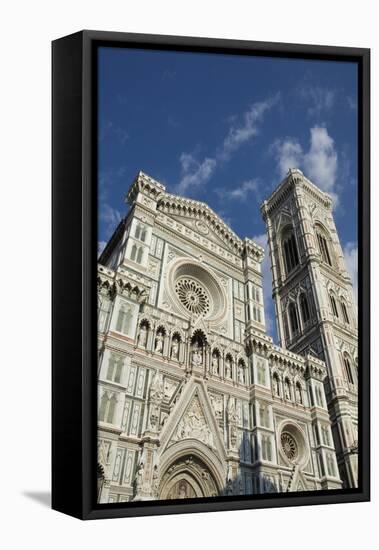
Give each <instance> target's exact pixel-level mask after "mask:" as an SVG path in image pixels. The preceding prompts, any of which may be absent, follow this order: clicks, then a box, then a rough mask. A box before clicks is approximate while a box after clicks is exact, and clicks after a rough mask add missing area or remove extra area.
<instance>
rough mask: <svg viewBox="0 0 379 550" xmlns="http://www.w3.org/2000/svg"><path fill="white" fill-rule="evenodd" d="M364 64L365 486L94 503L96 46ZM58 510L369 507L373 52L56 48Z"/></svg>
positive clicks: (129, 40) (130, 41)
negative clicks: (356, 504)
mask: <svg viewBox="0 0 379 550" xmlns="http://www.w3.org/2000/svg"><path fill="white" fill-rule="evenodd" d="M104 45H109V46H117V47H128V48H145V49H146V48H147V49H159V50H176V51H191V52H208V53H209V52H213V53H228V54H238V55H260V56H268V55H269V56H275V57H287V58H299V57H300V58H303V59H320V60H339V61H354V62H357V63H358V68H359V69H358V71H359V76H358V81H359V90H358V106H359V107H358V133H359V150H358V189H359V201H358V211H359V219H358V228H359V296H358V304H359V307H358V312H359V361H360V365H361V368H360V369H359V373H360V374H359V376H360V379H359V392H360V393H359V456H360V459H359V479H360V486H359V488H357V489H344V490H329V491H317V492H312V493H310V492H307V493H292V494H275V495H270V494H263V495H259V496H254V497H245V496H241V497H218V498H212V499H202V500H201V501H199V500H196V499H192V501H191V500H190V499H189V500H186V501H185V502H183V503H182V504H180V505H179V504H178V503H177V502H175V503H172V502H171V503H170V501H167V502H163V501H159V502H157V503H154V502H130V503H118V504H107V505H100V504H96V429H97V419H96V394H97V392H96V384H97V368H96V360H97V356H96V330H97V327H96V263H97V238H96V237H97V185H96V177H97V158H96V144H97V113H96V110H97V109H96V106H97V96H96V92H97V91H96V78H97V65H96V55H95V54H96V49H97V48H98V47H99V46H104ZM52 95H53V107H52V115H53V120H52V156H53V168H52V180H53V199H52V210H53V226H52V231H53V251H52V257H53V264H52V278H53V291H52V292H53V294H52V298H53V310H52V321H53V328H52V345H53V354H52V376H53V382H52V507H53V509H55V510H58V511H60V512H63V513H66V514H69V515H72V516H75V517H77V518H81V519H97V518H116V517H126V516H143V515H156V514H175V513H191V512H205V511H220V510H242V509H251V508H266V507H282V506H300V505H310V504H312V505H314V504H328V503H342V502H362V501H367V500H369V499H370V414H369V412H370V50H369V49H362V48H346V47H335V46H333V47H332V46H311V45H300V44H283V43H266V42H253V41H241V40H224V39H222V40H219V39H209V38H194V37H179V36H159V35H155V36H154V35H145V34H130V33H116V32H100V31H90V30H86V31H81V32H78V33H76V34H72V35H70V36H66V37H63V38H61V39H58V40H55V41H54V42H53V43H52Z"/></svg>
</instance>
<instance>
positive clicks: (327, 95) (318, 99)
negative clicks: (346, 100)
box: [299, 86, 336, 116]
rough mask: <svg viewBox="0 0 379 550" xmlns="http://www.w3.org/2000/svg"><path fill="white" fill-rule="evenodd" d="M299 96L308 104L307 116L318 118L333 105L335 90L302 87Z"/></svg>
mask: <svg viewBox="0 0 379 550" xmlns="http://www.w3.org/2000/svg"><path fill="white" fill-rule="evenodd" d="M299 92H300V96H301V97H302V98H303V99H304V100H305V101H307V102H309V107H308V114H309V115H310V116H320V115H321V113H324V112H325V111H330V109H331V108H332V107H333V105H334V100H335V96H336V92H335V90H329V89H328V88H320V87H318V86H304V87H303V88H300V90H299Z"/></svg>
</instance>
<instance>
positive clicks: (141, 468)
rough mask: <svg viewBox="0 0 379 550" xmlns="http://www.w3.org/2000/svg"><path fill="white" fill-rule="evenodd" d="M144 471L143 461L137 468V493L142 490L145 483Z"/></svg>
mask: <svg viewBox="0 0 379 550" xmlns="http://www.w3.org/2000/svg"><path fill="white" fill-rule="evenodd" d="M143 472H144V466H143V462H141V463H140V465H139V466H138V470H137V477H136V491H137V494H138V493H140V492H141V490H142V485H143Z"/></svg>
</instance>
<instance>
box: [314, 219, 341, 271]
mask: <svg viewBox="0 0 379 550" xmlns="http://www.w3.org/2000/svg"><path fill="white" fill-rule="evenodd" d="M314 230H315V235H316V242H317V248H318V250H319V252H320V255H321V258H322V260H323V261H324V262H325V263H327V264H328V265H330V266H335V264H336V258H335V252H334V245H333V241H332V237H331V235H330V231H329V229H327V228H326V227H325V225H324V224H323V223H322V222H320V221H319V220H317V221H316V222H315V224H314Z"/></svg>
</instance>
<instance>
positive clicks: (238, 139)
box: [174, 93, 280, 194]
mask: <svg viewBox="0 0 379 550" xmlns="http://www.w3.org/2000/svg"><path fill="white" fill-rule="evenodd" d="M279 98H280V94H279V93H278V94H276V95H275V96H272V97H270V98H268V99H267V100H265V101H261V102H256V103H253V105H252V106H251V107H250V108H249V109H248V110H247V111H246V112H245V113H243V114H242V116H241V117H240V123H236V117H232V123H231V126H230V128H229V130H228V133H227V135H226V137H225V139H224V141H223V143H222V145H221V147H220V148H219V149H218V150H216V152H215V154H214V155H213V156H212V157H205V158H204V159H203V160H201V161H199V160H197V159H196V158H195V157H194V155H193V154H191V153H185V152H183V153H182V154H181V155H180V157H179V161H180V164H181V168H182V177H181V180H180V182H179V183H178V185H176V186H175V188H174V192H176V193H179V194H184V193H185V192H186V191H187V190H188V189H189V188H194V187H201V186H202V185H205V184H206V183H207V181H208V180H209V179H210V178H211V177H212V176H213V173H214V171H215V170H216V168H217V165H218V164H219V163H224V162H228V161H229V160H230V158H231V156H232V154H233V153H234V152H235V151H237V149H239V147H241V146H242V145H243V144H244V143H246V142H248V141H249V140H250V139H251V138H253V137H254V136H256V135H257V134H258V132H259V123H261V122H262V120H263V117H264V114H265V113H266V112H267V111H269V110H270V109H271V108H272V107H273V106H274V105H275V104H276V103H277V102H278V101H279Z"/></svg>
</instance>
